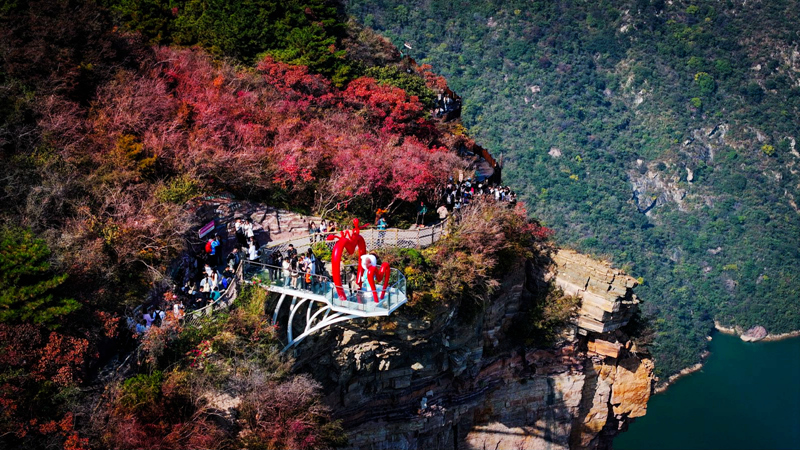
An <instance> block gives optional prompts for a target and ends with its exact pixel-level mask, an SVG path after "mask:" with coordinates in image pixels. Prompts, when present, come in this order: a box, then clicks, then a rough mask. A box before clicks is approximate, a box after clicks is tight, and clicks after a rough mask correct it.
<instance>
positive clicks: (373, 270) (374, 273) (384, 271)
mask: <svg viewBox="0 0 800 450" xmlns="http://www.w3.org/2000/svg"><path fill="white" fill-rule="evenodd" d="M391 272H392V269H391V267H389V263H383V264H381V266H380V268H378V267H375V266H370V268H369V270H367V280H368V281H369V288H370V289H372V297H373V298H374V299H375V303H378V292H377V291H376V290H375V277H378V279H382V280H383V289H381V298H380V299H381V300H383V297H384V296H385V295H386V290H387V289H388V286H389V274H390V273H391Z"/></svg>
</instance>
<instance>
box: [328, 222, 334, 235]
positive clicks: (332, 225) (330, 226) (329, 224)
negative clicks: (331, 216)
mask: <svg viewBox="0 0 800 450" xmlns="http://www.w3.org/2000/svg"><path fill="white" fill-rule="evenodd" d="M328 233H336V224H335V223H333V221H332V220H329V221H328Z"/></svg>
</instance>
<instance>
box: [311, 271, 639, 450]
mask: <svg viewBox="0 0 800 450" xmlns="http://www.w3.org/2000/svg"><path fill="white" fill-rule="evenodd" d="M571 264H574V265H575V266H577V265H578V263H577V262H573V263H571ZM601 266H602V264H601ZM526 267H527V270H525V268H526ZM592 267H594V268H596V267H600V266H596V265H593V266H592ZM603 267H605V266H603ZM573 269H574V270H575V271H577V270H578V269H577V267H571V268H570V270H573ZM591 270H594V269H591ZM604 276H605V275H604ZM548 277H552V274H547V273H546V272H545V271H543V270H536V269H535V268H534V267H533V266H532V265H531V264H527V265H523V264H520V265H519V266H518V268H517V270H515V271H513V272H512V273H510V274H509V275H508V277H507V278H506V279H505V280H504V282H503V284H502V287H501V291H500V292H499V294H498V295H496V296H495V298H494V299H493V301H492V302H490V303H489V304H488V306H487V308H486V309H485V310H484V312H483V314H482V316H481V317H479V318H478V319H477V320H476V321H471V322H469V323H462V322H463V321H461V320H459V317H458V314H459V311H448V310H444V311H442V313H441V314H438V315H436V316H435V317H434V318H431V320H429V321H423V320H410V319H409V318H406V317H403V315H402V313H401V314H398V315H393V316H392V317H391V318H390V320H387V321H361V322H356V323H354V324H353V325H352V326H349V327H342V328H338V327H337V328H332V329H331V330H329V331H327V332H325V333H322V334H320V335H317V336H316V337H313V338H309V339H308V340H307V341H306V342H304V344H303V346H301V347H300V349H299V353H298V355H297V357H298V368H299V369H300V370H306V371H309V372H311V373H312V374H313V376H314V377H315V378H316V379H317V380H319V381H320V382H321V383H322V384H323V386H324V389H325V392H326V395H327V396H326V402H327V403H328V404H329V405H331V406H332V407H333V409H334V411H335V415H336V417H337V418H339V419H341V420H342V421H343V425H344V427H345V429H346V430H348V435H349V445H348V447H349V448H352V449H371V450H388V449H431V450H432V449H448V450H449V449H453V448H457V449H465V448H470V449H473V448H474V449H483V448H549V449H566V448H579V449H583V448H586V449H594V448H608V447H609V446H610V442H611V438H612V437H613V436H614V435H615V434H616V433H618V432H619V430H620V429H621V428H624V426H625V424H626V423H627V421H628V420H629V419H631V418H633V417H638V416H641V415H643V414H644V412H645V411H646V405H647V400H648V398H649V395H650V392H651V383H652V378H653V376H652V369H653V364H652V362H651V361H649V360H647V359H643V358H641V357H639V356H637V355H635V354H632V353H631V352H630V348H631V345H630V344H629V343H628V342H627V337H626V336H625V335H624V333H621V332H617V333H611V335H609V334H608V333H606V334H604V335H595V334H594V333H590V335H589V336H586V337H582V336H579V335H578V334H577V333H576V332H575V331H576V328H575V326H574V325H570V326H568V327H567V329H566V330H565V332H564V334H563V338H562V339H561V342H559V343H558V344H557V345H556V346H554V347H552V348H546V349H543V348H525V347H524V346H522V345H520V342H518V341H517V340H515V338H514V335H513V330H514V329H516V326H518V324H519V320H521V319H524V318H525V317H526V315H525V314H524V313H525V311H526V310H527V308H528V307H529V306H530V304H531V302H533V301H534V298H536V295H535V293H536V291H537V290H539V289H541V288H542V286H546V285H547V281H545V278H548ZM608 277H610V278H602V277H599V276H596V275H594V274H593V275H592V276H591V278H592V279H593V280H596V281H598V282H599V280H601V279H602V280H605V282H606V285H605V286H606V288H605V289H606V291H609V287H611V289H610V291H614V292H616V291H619V292H617V293H616V294H613V295H619V296H622V298H624V297H625V296H626V295H627V293H628V292H629V289H630V287H632V286H633V285H634V284H635V282H632V281H630V280H629V277H626V276H625V275H624V274H621V273H619V272H618V271H617V273H614V271H613V270H612V271H611V272H610V275H608ZM628 284H630V285H631V286H627V285H628ZM583 286H584V287H583V289H584V290H586V292H589V293H592V294H593V295H597V296H598V297H602V298H603V299H605V297H603V295H602V294H601V293H594V291H592V290H587V289H586V283H584V284H583ZM598 286H600V284H598ZM604 301H605V300H604ZM619 303H620V305H619V308H617V311H620V310H621V308H622V303H621V301H620V302H619ZM626 307H627V306H626ZM612 309H613V308H612ZM626 314H627V313H626ZM589 340H592V341H593V342H594V344H593V345H594V347H595V349H597V347H598V345H599V346H605V347H608V346H610V347H611V348H614V349H616V350H617V351H615V353H616V355H617V356H618V357H616V358H614V357H603V356H600V355H598V354H595V355H594V356H592V355H590V354H589V353H587V351H586V349H587V344H588V341H589ZM600 341H605V342H607V344H603V343H600ZM595 353H598V352H595Z"/></svg>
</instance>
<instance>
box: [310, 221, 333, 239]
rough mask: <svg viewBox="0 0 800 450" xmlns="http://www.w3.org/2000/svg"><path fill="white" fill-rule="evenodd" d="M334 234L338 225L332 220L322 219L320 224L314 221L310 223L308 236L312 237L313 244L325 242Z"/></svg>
mask: <svg viewBox="0 0 800 450" xmlns="http://www.w3.org/2000/svg"><path fill="white" fill-rule="evenodd" d="M333 233H336V224H335V223H334V222H333V221H332V220H328V221H325V220H324V219H322V220H320V221H319V224H317V223H316V222H315V221H313V220H311V221H309V222H308V235H309V236H311V243H312V244H313V243H314V242H316V241H320V242H322V241H324V240H325V239H326V238H327V237H328V235H329V234H333Z"/></svg>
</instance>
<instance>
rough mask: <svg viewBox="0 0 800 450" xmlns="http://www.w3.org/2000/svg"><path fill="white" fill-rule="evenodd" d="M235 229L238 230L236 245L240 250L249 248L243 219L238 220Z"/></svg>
mask: <svg viewBox="0 0 800 450" xmlns="http://www.w3.org/2000/svg"><path fill="white" fill-rule="evenodd" d="M234 228H235V229H236V244H237V246H238V247H239V248H241V249H244V248H245V247H247V236H245V234H244V223H243V222H242V219H236V223H235V224H234Z"/></svg>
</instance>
